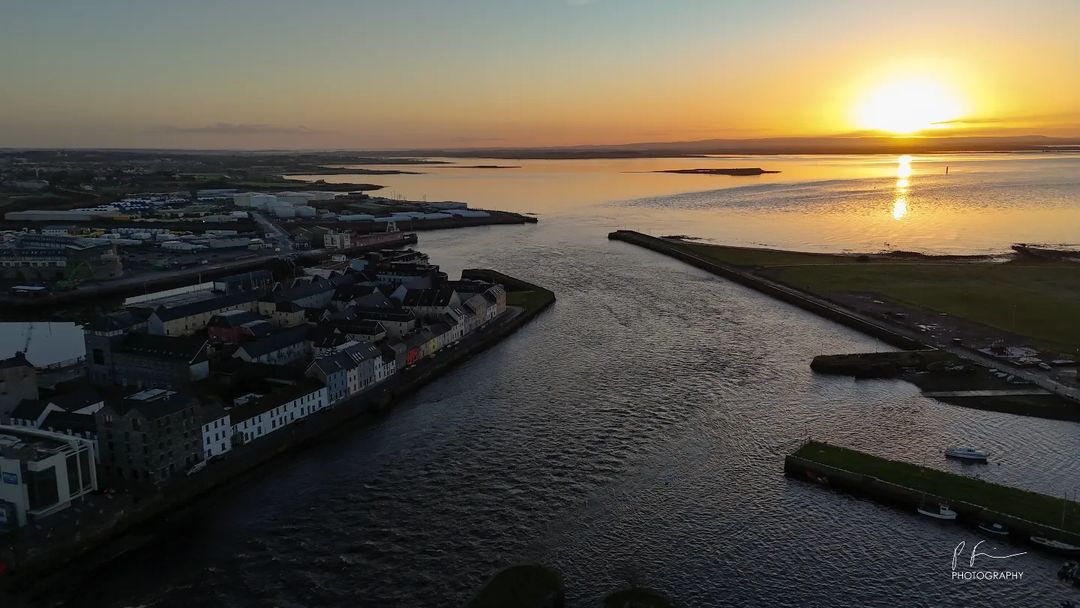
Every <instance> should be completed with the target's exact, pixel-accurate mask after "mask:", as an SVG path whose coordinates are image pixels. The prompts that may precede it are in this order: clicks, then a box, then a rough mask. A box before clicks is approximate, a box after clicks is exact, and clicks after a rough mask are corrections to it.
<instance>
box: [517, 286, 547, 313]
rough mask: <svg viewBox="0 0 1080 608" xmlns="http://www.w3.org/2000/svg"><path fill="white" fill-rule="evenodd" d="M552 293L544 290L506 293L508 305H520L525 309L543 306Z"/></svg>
mask: <svg viewBox="0 0 1080 608" xmlns="http://www.w3.org/2000/svg"><path fill="white" fill-rule="evenodd" d="M550 297H551V296H550V294H549V293H545V292H542V291H511V292H507V294H506V305H507V306H520V307H522V308H524V309H525V310H529V309H531V308H538V307H540V306H543V305H544V304H545V303H546V302H547V301H548V300H549V299H550Z"/></svg>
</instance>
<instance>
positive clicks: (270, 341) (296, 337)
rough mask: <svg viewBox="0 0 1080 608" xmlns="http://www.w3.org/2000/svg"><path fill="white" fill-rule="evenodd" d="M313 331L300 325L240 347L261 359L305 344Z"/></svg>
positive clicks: (249, 354)
mask: <svg viewBox="0 0 1080 608" xmlns="http://www.w3.org/2000/svg"><path fill="white" fill-rule="evenodd" d="M310 331H311V329H310V328H309V327H308V326H307V325H298V326H296V327H290V328H289V329H285V330H282V331H279V332H277V333H274V334H270V335H269V336H266V337H265V338H259V339H258V340H254V341H252V342H247V343H245V344H244V345H243V346H241V347H240V350H243V351H244V352H246V353H247V354H248V356H250V357H252V358H257V357H261V356H263V355H266V354H269V353H272V352H274V351H278V350H281V349H283V348H287V347H289V346H292V345H293V344H297V343H299V342H305V341H307V339H308V333H309V332H310Z"/></svg>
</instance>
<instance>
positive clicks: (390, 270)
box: [375, 263, 446, 289]
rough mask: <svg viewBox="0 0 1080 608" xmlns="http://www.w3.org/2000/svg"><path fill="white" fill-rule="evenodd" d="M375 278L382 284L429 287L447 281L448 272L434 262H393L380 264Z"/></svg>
mask: <svg viewBox="0 0 1080 608" xmlns="http://www.w3.org/2000/svg"><path fill="white" fill-rule="evenodd" d="M375 279H376V280H377V281H378V282H379V284H380V285H388V286H390V287H395V288H396V287H398V286H399V285H405V286H406V287H412V288H418V289H427V288H431V287H434V286H436V285H439V284H440V283H442V282H444V281H446V273H445V272H441V271H440V270H439V267H438V266H434V265H432V264H416V263H392V264H379V265H378V266H376V268H375Z"/></svg>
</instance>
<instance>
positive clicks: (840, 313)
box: [608, 230, 1080, 420]
mask: <svg viewBox="0 0 1080 608" xmlns="http://www.w3.org/2000/svg"><path fill="white" fill-rule="evenodd" d="M608 238H609V239H610V240H617V241H623V242H626V243H629V244H633V245H637V246H640V247H644V248H646V249H650V250H652V251H655V252H657V253H662V254H664V255H668V256H670V257H673V258H675V259H678V260H680V261H683V262H686V263H688V264H690V265H692V266H695V267H697V268H701V269H702V270H705V271H707V272H710V273H712V274H715V275H717V276H720V277H723V278H726V279H729V280H731V281H733V282H736V283H739V284H740V285H743V286H746V287H749V288H751V289H754V290H756V291H759V292H761V293H764V294H766V295H769V296H772V297H774V298H776V299H778V300H781V301H783V302H786V303H788V304H791V305H794V306H797V307H799V308H802V309H803V310H806V311H808V312H811V313H814V314H816V315H818V316H820V317H823V318H826V319H829V320H831V321H835V322H837V323H840V324H842V325H845V326H847V327H850V328H852V329H855V330H857V331H859V332H862V333H864V334H867V335H869V336H871V337H874V338H877V339H879V340H882V341H883V342H885V343H886V344H889V345H891V346H894V347H896V348H899V349H901V350H903V351H919V350H938V351H942V352H946V353H948V354H950V355H952V356H954V357H956V358H958V359H960V360H962V361H963V362H965V363H967V364H969V365H971V366H973V367H975V368H978V369H981V370H982V371H983V372H986V373H989V372H993V371H995V370H997V371H1000V370H1005V371H1006V372H1007V374H1008V375H1010V376H1011V377H1014V378H1016V379H1017V380H1018V381H1021V382H1025V383H1030V384H1032V385H1035V386H1038V387H1041V388H1044V389H1046V390H1047V391H1048V393H1050V394H1048V395H1047V396H1045V397H1043V398H1036V399H1044V400H1053V401H1055V403H1060V405H1061V406H1068V407H1075V406H1076V404H1077V402H1078V401H1080V391H1078V390H1076V389H1075V388H1074V387H1072V386H1066V385H1065V384H1062V383H1061V382H1058V381H1057V380H1056V379H1055V378H1054V377H1051V376H1049V375H1043V374H1042V373H1041V372H1037V371H1035V370H1034V369H1033V368H1020V367H1016V366H1014V365H1012V364H1011V363H1010V362H1008V361H1005V360H1000V359H997V358H994V357H991V356H990V355H988V354H985V353H983V352H982V351H981V350H980V351H976V350H973V349H972V348H970V347H968V346H964V343H963V340H960V342H957V341H956V340H957V339H956V338H954V339H953V340H951V341H947V342H946V343H944V344H943V343H942V339H940V338H935V336H934V335H932V334H931V333H929V332H925V331H924V332H920V331H916V330H912V329H910V328H907V327H904V326H902V325H901V324H900V321H897V319H894V318H892V317H900V318H901V319H902V321H903V322H906V319H907V317H906V316H903V315H897V313H891V314H890V313H889V312H888V309H887V308H886V309H885V312H884V314H881V315H880V316H870V315H869V314H866V313H865V312H864V311H863V310H860V309H853V308H852V307H851V305H850V304H849V302H848V301H847V300H844V301H836V300H835V299H830V298H828V297H824V296H822V295H819V294H817V293H812V292H809V291H806V290H803V289H800V288H798V287H794V286H792V285H789V284H786V283H783V282H780V281H778V280H775V279H773V278H771V277H767V276H762V274H760V273H759V272H755V271H754V268H755V266H754V265H753V263H754V262H756V261H758V260H757V257H755V256H759V255H760V254H761V253H762V252H765V253H768V254H769V255H772V256H777V257H779V258H780V259H782V260H783V259H784V258H785V257H792V258H797V259H798V260H800V261H805V258H806V257H807V256H811V257H812V258H814V259H820V260H827V259H834V258H836V257H845V258H847V261H846V262H845V263H844V264H843V265H842V266H843V267H845V268H846V267H852V266H855V267H858V265H859V263H860V262H863V261H865V260H864V259H863V258H868V256H865V255H862V256H860V255H856V254H851V255H845V256H833V255H831V254H816V253H815V254H805V253H799V252H785V251H780V250H760V249H750V248H734V247H733V248H724V251H725V252H727V253H728V254H730V255H734V256H737V257H736V259H741V257H742V256H749V257H746V258H745V259H741V261H740V262H739V266H736V265H734V264H733V263H730V262H728V263H725V262H720V261H718V260H717V259H710V258H708V257H706V256H704V255H702V254H701V253H699V252H697V251H696V250H695V249H694V248H695V247H708V246H702V245H697V244H694V243H687V242H685V241H672V240H666V239H661V238H657V237H653V236H649V235H646V234H642V233H639V232H635V231H629V230H617V231H615V232H612V233H610V234H609V235H608ZM879 257H880V258H883V259H888V260H890V261H894V262H895V268H903V267H905V266H910V265H909V264H905V258H904V257H901V258H900V259H895V258H894V256H889V255H885V256H879ZM918 257H919V258H920V259H923V258H925V256H918ZM929 259H930V262H929V263H927V264H926V266H927V267H930V266H934V263H933V262H934V260H933V258H929ZM785 261H786V260H785ZM943 261H955V258H952V257H950V258H948V259H946V260H943ZM837 267H840V266H837ZM889 267H890V268H893V266H889ZM805 268H829V265H828V264H814V265H811V266H805ZM1069 270H1072V269H1071V268H1069ZM878 303H879V304H884V303H883V302H878ZM845 304H848V305H845ZM879 308H880V307H879ZM1047 369H1050V368H1049V367H1047ZM1010 380H1011V378H1010ZM958 382H960V383H959V384H958V385H957V386H956V387H949V386H941V387H937V388H936V389H935V392H936V391H943V390H944V391H948V390H955V389H963V388H967V387H966V386H965V385H964V384H963V382H962V381H958ZM916 386H919V387H920V389H923V390H926V387H925V386H920V383H917V384H916ZM1002 388H1003V387H1002ZM940 400H941V401H942V402H944V403H948V404H950V405H959V406H961V407H968V404H966V403H964V402H963V400H962V399H961V400H957V399H954V398H947V399H940ZM984 401H989V400H984ZM980 405H981V406H982V407H977V408H976V409H992V410H995V411H1003V412H1007V413H1012V414H1018V415H1026V416H1034V417H1046V418H1052V419H1059V420H1060V419H1072V416H1062V415H1060V414H1055V415H1051V416H1044V415H1041V414H1042V412H1041V411H1040V410H1041V408H1038V407H1033V406H1031V407H1023V406H1017V405H1015V404H1014V403H1012V402H1011V401H1010V402H1008V403H1005V402H1003V404H1002V405H1001V407H994V406H993V405H994V404H993V403H983V404H980Z"/></svg>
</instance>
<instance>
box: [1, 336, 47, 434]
mask: <svg viewBox="0 0 1080 608" xmlns="http://www.w3.org/2000/svg"><path fill="white" fill-rule="evenodd" d="M37 398H38V383H37V370H35V369H34V366H33V364H31V363H30V362H29V361H27V359H26V354H25V353H22V352H17V353H15V355H14V356H12V357H8V358H7V359H4V360H2V361H0V420H4V419H5V418H7V416H8V415H9V414H11V410H13V409H15V406H17V405H18V404H19V402H20V401H22V400H23V399H37Z"/></svg>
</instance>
